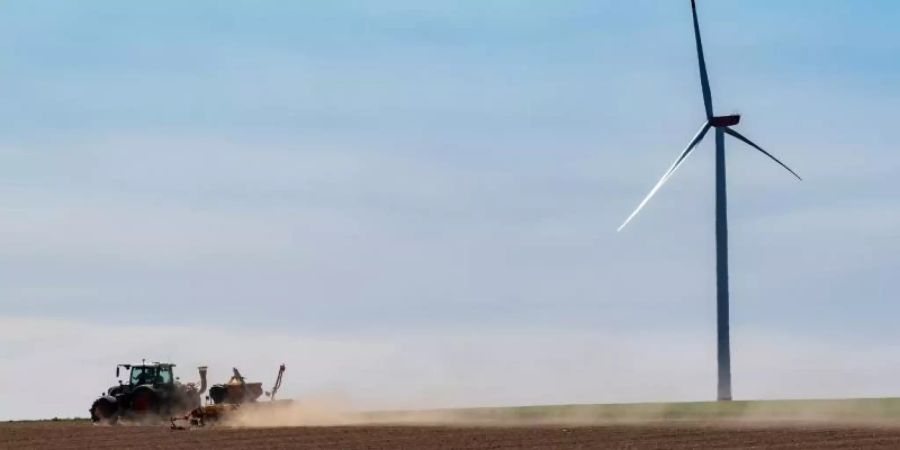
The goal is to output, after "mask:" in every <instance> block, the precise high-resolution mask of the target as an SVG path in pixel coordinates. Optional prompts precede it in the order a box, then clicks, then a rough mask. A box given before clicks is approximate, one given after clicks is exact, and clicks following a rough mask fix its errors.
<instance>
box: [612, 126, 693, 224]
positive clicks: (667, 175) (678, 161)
mask: <svg viewBox="0 0 900 450" xmlns="http://www.w3.org/2000/svg"><path fill="white" fill-rule="evenodd" d="M709 128H710V125H709V122H707V123H704V124H703V126H702V127H700V131H698V132H697V134H696V135H695V136H694V138H693V139H691V142H690V143H689V144H688V146H687V148H685V149H684V151H682V152H681V154H680V155H678V159H676V160H675V162H674V163H673V164H672V166H671V167H669V170H667V171H666V173H664V174H663V176H662V178H660V179H659V181H657V182H656V185H655V186H653V189H651V190H650V193H649V194H647V196H646V197H644V199H643V200H641V203H640V204H639V205H638V207H637V208H635V210H634V212H632V213H631V215H630V216H628V218H627V219H625V222H623V223H622V225H621V226H620V227H619V229H617V230H616V231H622V228H625V225H628V222H631V219H633V218H634V216H636V215H637V213H639V212H640V211H641V209H642V208H643V207H644V205H646V204H647V202H649V201H650V199H651V198H653V196H654V195H656V191H658V190H659V188H661V187H662V185H663V184H665V183H666V181H668V180H669V178H671V177H672V174H674V173H675V171H676V170H678V166H680V165H681V163H682V162H683V161H684V159H685V158H687V156H688V155H689V154H690V153H691V150H693V149H694V147H696V146H697V144H699V143H700V141H702V140H703V137H704V136H706V132H707V131H709Z"/></svg>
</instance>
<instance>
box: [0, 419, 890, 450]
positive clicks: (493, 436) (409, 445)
mask: <svg viewBox="0 0 900 450" xmlns="http://www.w3.org/2000/svg"><path fill="white" fill-rule="evenodd" d="M748 447H756V448H776V449H777V448H783V449H801V448H803V449H806V448H900V428H897V427H891V426H862V425H825V424H821V423H820V424H808V425H804V424H791V425H784V424H781V425H764V424H745V423H722V422H667V423H663V422H657V423H645V424H628V425H621V424H619V425H591V426H587V425H581V426H574V427H565V426H535V427H524V426H520V427H455V426H454V427H449V426H385V425H382V426H367V425H358V426H336V427H292V428H247V429H233V428H206V429H200V430H189V431H172V430H169V429H168V428H166V427H164V426H158V427H157V426H116V427H96V426H92V425H90V424H89V423H86V422H12V423H0V448H4V449H6V448H16V449H20V448H39V449H81V448H95V449H104V448H109V449H113V448H114V449H121V448H138V449H151V448H153V449H157V448H158V449H179V448H184V449H202V448H225V449H256V448H259V449H273V448H316V449H331V448H334V449H397V448H400V449H448V448H459V449H476V448H490V449H502V448H583V449H588V448H590V449H594V448H629V449H643V448H648V449H649V448H655V449H663V448H665V449H680V448H748Z"/></svg>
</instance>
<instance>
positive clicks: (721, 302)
mask: <svg viewBox="0 0 900 450" xmlns="http://www.w3.org/2000/svg"><path fill="white" fill-rule="evenodd" d="M691 13H692V15H693V17H694V39H695V41H696V43H697V60H698V63H699V65H700V86H701V88H702V90H703V106H704V108H705V109H706V121H705V122H703V125H702V126H701V127H700V131H698V132H697V134H696V135H695V136H694V138H693V139H691V141H690V143H689V144H688V146H687V148H685V149H684V150H683V151H682V152H681V154H680V155H678V158H677V159H676V160H675V162H674V163H673V164H672V166H671V167H669V170H667V171H666V173H665V174H663V176H662V178H660V179H659V181H658V182H657V183H656V185H655V186H653V189H651V190H650V193H649V194H647V196H646V197H644V199H643V200H642V201H641V203H640V204H639V205H638V207H637V208H636V209H635V210H634V212H632V213H631V215H630V216H628V218H627V219H625V222H624V223H623V224H622V226H620V227H619V231H622V229H623V228H625V225H628V222H630V221H631V219H633V218H634V216H636V215H637V213H638V212H640V210H641V209H642V208H643V207H644V205H646V204H647V202H648V201H650V199H651V198H652V197H653V196H654V195H655V194H656V192H657V191H659V188H660V187H662V185H663V184H665V182H666V181H668V180H669V178H671V177H672V174H674V173H675V171H676V170H678V167H679V166H681V163H682V162H684V160H685V158H687V157H688V155H690V153H691V151H692V150H693V149H694V147H696V146H697V144H699V143H700V141H702V140H703V138H704V137H705V136H706V133H707V132H708V131H709V129H710V128H715V130H716V285H717V289H716V324H717V338H718V339H717V342H718V348H717V355H718V358H717V359H718V375H719V377H718V380H719V384H718V396H717V398H718V400H720V401H727V400H731V344H730V339H729V330H728V217H727V211H726V209H727V201H726V196H725V135H726V134H728V135H730V136H732V137H734V138H736V139H737V140H739V141H741V142H743V143H745V144H747V145H749V146H750V147H753V148H754V149H756V150H758V151H759V152H760V153H762V154H763V155H766V156H768V157H769V158H771V159H772V160H773V161H775V162H776V163H778V165H780V166H781V167H784V168H785V169H787V171H788V172H790V173H791V174H792V175H794V176H795V177H797V179H801V178H800V176H799V175H797V173H796V172H794V171H793V170H791V169H790V168H789V167H788V166H786V165H785V164H784V163H782V162H781V161H779V160H778V158H776V157H774V156H772V155H771V154H770V153H769V152H767V151H765V150H763V149H762V147H760V146H758V145H756V144H755V143H754V142H753V141H751V140H750V139H748V138H746V137H744V135H742V134H740V133H738V132H737V131H735V130H734V129H733V128H731V127H732V126H734V125H737V124H738V123H739V122H740V121H741V116H740V115H730V116H716V115H715V114H713V103H712V94H711V92H710V89H709V76H708V75H707V73H706V60H705V59H704V58H703V44H702V42H701V41H700V25H699V23H698V22H697V4H696V2H695V0H691Z"/></svg>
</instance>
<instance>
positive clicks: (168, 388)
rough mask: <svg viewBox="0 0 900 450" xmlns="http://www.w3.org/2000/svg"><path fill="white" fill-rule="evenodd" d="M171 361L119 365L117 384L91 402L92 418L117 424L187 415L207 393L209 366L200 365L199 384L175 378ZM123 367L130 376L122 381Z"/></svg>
mask: <svg viewBox="0 0 900 450" xmlns="http://www.w3.org/2000/svg"><path fill="white" fill-rule="evenodd" d="M174 367H175V364H171V363H160V362H154V363H149V364H147V363H144V362H141V364H119V365H117V366H116V378H119V384H118V385H117V386H112V387H110V388H109V389H108V390H107V391H106V392H105V393H103V394H101V395H100V397H99V398H98V399H96V400H94V403H93V404H92V405H91V409H90V412H91V421H92V422H94V423H98V424H110V425H111V424H115V423H117V422H118V421H119V420H120V419H125V420H135V421H157V420H160V419H165V418H168V417H171V416H173V415H180V414H184V413H186V412H188V411H191V410H193V409H196V408H198V407H200V396H201V395H202V394H203V393H204V392H206V367H205V366H204V367H200V368H199V371H200V385H199V386H197V384H195V383H186V384H182V383H181V382H180V381H179V379H178V378H175V374H174V371H173V368H174ZM121 369H125V371H126V374H127V379H126V380H124V381H123V380H122V379H121V378H120V376H121Z"/></svg>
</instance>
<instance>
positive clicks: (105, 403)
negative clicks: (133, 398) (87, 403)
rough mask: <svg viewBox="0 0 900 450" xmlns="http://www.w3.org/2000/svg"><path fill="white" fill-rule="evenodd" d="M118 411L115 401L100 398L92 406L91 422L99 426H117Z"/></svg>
mask: <svg viewBox="0 0 900 450" xmlns="http://www.w3.org/2000/svg"><path fill="white" fill-rule="evenodd" d="M118 409H119V408H118V405H116V402H115V400H112V399H109V398H106V397H101V398H98V399H97V400H95V401H94V404H93V405H91V422H92V423H95V424H98V425H115V424H116V422H118V421H119V411H118Z"/></svg>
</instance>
